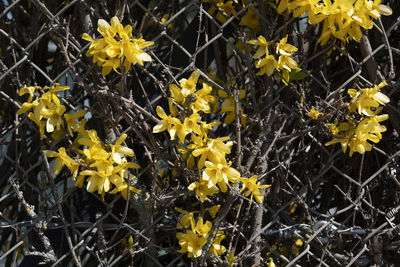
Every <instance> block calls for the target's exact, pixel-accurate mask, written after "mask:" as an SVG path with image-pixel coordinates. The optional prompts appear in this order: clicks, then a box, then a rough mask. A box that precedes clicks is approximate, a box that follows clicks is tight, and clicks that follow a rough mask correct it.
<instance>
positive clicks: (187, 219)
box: [175, 207, 195, 229]
mask: <svg viewBox="0 0 400 267" xmlns="http://www.w3.org/2000/svg"><path fill="white" fill-rule="evenodd" d="M175 210H176V211H177V212H179V213H181V214H183V216H182V218H180V220H179V222H178V224H177V225H176V227H177V228H178V229H183V228H189V227H192V228H194V226H195V221H194V214H195V212H189V211H186V210H182V209H180V208H178V207H175Z"/></svg>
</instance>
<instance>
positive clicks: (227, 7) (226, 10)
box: [203, 0, 236, 23]
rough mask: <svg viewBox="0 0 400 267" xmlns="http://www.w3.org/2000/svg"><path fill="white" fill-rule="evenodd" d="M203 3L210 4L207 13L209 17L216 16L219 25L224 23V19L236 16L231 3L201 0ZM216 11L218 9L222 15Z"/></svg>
mask: <svg viewBox="0 0 400 267" xmlns="http://www.w3.org/2000/svg"><path fill="white" fill-rule="evenodd" d="M203 3H212V5H211V7H210V9H209V10H208V11H207V12H208V14H210V15H214V14H216V15H215V18H216V19H217V20H218V21H219V22H221V23H225V22H226V20H227V19H226V18H229V17H230V16H232V15H235V14H236V10H235V7H234V5H233V1H224V0H203ZM218 9H220V10H221V11H222V12H223V14H222V13H221V12H220V11H219V10H218Z"/></svg>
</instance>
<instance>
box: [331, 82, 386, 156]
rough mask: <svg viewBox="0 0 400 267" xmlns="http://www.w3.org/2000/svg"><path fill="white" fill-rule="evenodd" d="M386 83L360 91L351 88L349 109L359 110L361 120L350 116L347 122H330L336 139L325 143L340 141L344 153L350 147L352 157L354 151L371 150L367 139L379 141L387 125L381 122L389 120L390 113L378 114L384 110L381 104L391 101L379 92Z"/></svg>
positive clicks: (352, 110)
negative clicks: (357, 121)
mask: <svg viewBox="0 0 400 267" xmlns="http://www.w3.org/2000/svg"><path fill="white" fill-rule="evenodd" d="M386 85H387V84H386V82H381V83H380V84H379V85H375V86H374V87H373V88H364V89H361V90H358V91H357V90H355V89H349V90H348V91H347V93H348V94H349V95H350V96H351V98H352V100H351V103H350V105H349V111H350V112H353V113H354V112H355V111H357V113H358V114H359V115H362V117H361V119H360V122H359V123H356V120H355V119H354V118H350V117H349V116H348V117H346V119H347V122H343V123H340V124H338V122H337V121H336V122H335V123H328V124H327V126H328V127H329V130H330V132H331V133H332V135H333V136H334V139H333V140H331V141H329V142H327V143H326V144H325V145H326V146H329V145H332V144H336V143H340V144H341V146H342V149H343V152H344V153H346V150H347V147H349V148H350V157H351V156H352V155H353V153H354V152H358V153H360V154H363V153H365V151H370V150H371V149H372V146H371V144H370V143H368V142H367V141H372V142H374V143H378V142H379V141H380V140H381V139H382V132H385V131H386V127H385V126H383V125H380V124H379V123H380V122H382V121H384V120H387V119H388V118H389V115H387V114H383V115H378V114H379V112H380V111H381V110H382V107H380V105H385V104H386V103H388V102H389V98H388V97H387V96H386V95H384V94H383V93H381V92H379V89H380V88H382V87H384V86H386ZM353 117H354V116H353Z"/></svg>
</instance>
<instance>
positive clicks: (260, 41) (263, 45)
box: [247, 36, 271, 59]
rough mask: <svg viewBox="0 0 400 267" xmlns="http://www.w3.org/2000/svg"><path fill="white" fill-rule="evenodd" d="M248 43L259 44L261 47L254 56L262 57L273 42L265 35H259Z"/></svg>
mask: <svg viewBox="0 0 400 267" xmlns="http://www.w3.org/2000/svg"><path fill="white" fill-rule="evenodd" d="M247 43H249V44H251V45H257V46H259V48H257V51H256V52H255V53H254V55H253V58H255V59H257V58H260V57H262V56H264V55H265V54H268V47H269V45H270V44H271V42H268V41H267V40H266V39H265V37H263V36H259V37H258V40H250V41H248V42H247Z"/></svg>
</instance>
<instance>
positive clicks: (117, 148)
mask: <svg viewBox="0 0 400 267" xmlns="http://www.w3.org/2000/svg"><path fill="white" fill-rule="evenodd" d="M127 136H128V135H127V134H122V135H121V136H120V137H119V138H118V139H117V141H115V144H114V145H110V147H111V157H112V159H113V160H114V162H115V163H118V164H121V163H122V160H121V156H120V154H123V155H126V156H128V157H133V156H134V155H135V153H134V152H133V150H132V149H130V148H128V147H125V146H121V144H122V143H123V142H124V141H125V139H126V137H127Z"/></svg>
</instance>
